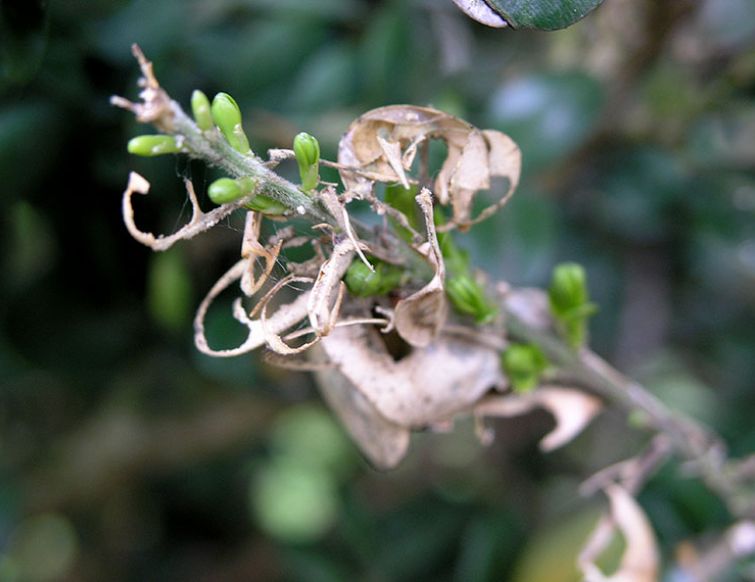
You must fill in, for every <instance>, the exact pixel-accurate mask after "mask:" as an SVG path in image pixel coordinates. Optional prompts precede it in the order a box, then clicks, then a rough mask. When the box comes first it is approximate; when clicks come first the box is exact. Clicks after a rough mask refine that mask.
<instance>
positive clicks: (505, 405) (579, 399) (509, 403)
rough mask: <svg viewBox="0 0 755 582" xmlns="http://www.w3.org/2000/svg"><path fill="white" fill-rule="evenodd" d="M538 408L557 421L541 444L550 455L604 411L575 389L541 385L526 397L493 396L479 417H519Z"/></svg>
mask: <svg viewBox="0 0 755 582" xmlns="http://www.w3.org/2000/svg"><path fill="white" fill-rule="evenodd" d="M535 408H544V409H545V410H546V411H547V412H548V413H549V414H550V415H551V416H553V418H554V419H555V421H556V426H555V428H554V429H553V430H552V431H551V432H549V433H548V434H547V435H545V436H544V437H543V439H542V440H541V441H540V448H541V449H542V450H543V451H545V452H549V451H552V450H554V449H557V448H559V447H562V446H564V445H565V444H567V443H569V442H570V441H571V440H573V439H574V438H575V437H576V436H577V435H578V434H579V433H580V432H582V430H583V429H584V428H585V427H586V426H587V425H588V424H589V423H590V421H591V420H592V419H593V418H594V417H595V415H596V414H598V412H600V410H601V408H602V404H601V402H600V400H599V399H598V398H596V397H595V396H591V395H589V394H585V393H584V392H582V391H580V390H575V389H573V388H563V387H561V386H541V387H540V388H538V389H537V390H534V391H532V392H528V393H526V394H506V395H502V396H489V397H487V398H485V399H483V400H482V401H481V402H480V403H479V404H478V405H477V406H476V407H475V410H474V412H475V415H476V416H478V417H486V416H501V417H510V416H519V415H521V414H526V413H528V412H530V411H531V410H533V409H535Z"/></svg>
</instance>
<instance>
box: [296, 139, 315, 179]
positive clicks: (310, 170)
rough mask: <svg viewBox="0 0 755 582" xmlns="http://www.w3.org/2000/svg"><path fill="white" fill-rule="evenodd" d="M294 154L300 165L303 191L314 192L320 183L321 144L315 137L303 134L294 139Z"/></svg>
mask: <svg viewBox="0 0 755 582" xmlns="http://www.w3.org/2000/svg"><path fill="white" fill-rule="evenodd" d="M294 154H295V155H296V163H297V164H299V175H300V176H301V187H302V190H312V189H313V188H314V187H315V186H317V183H318V182H319V181H320V175H319V166H320V142H318V141H317V138H315V137H314V136H311V135H309V134H308V133H305V132H301V133H299V134H298V135H297V136H296V137H295V138H294Z"/></svg>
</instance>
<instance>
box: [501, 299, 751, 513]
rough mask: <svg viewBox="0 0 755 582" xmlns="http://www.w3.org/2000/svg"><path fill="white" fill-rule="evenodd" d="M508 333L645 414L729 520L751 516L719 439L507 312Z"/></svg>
mask: <svg viewBox="0 0 755 582" xmlns="http://www.w3.org/2000/svg"><path fill="white" fill-rule="evenodd" d="M506 327H507V329H508V331H509V332H510V333H511V335H513V336H514V337H518V338H520V339H523V340H525V341H528V342H533V343H536V344H538V345H539V346H540V347H541V348H542V349H543V350H544V351H545V353H546V355H547V356H548V358H549V359H550V360H551V361H552V362H553V363H555V364H557V365H559V366H561V367H563V368H564V369H565V370H566V371H567V372H571V373H573V374H574V375H575V376H576V377H577V378H578V379H579V380H580V381H581V382H582V383H584V385H585V386H586V387H588V388H590V389H592V390H594V391H595V392H597V393H598V394H600V395H601V396H603V397H605V398H607V399H608V400H610V401H612V402H615V403H618V404H620V405H621V406H623V407H624V408H625V409H627V410H629V411H635V410H639V411H641V412H642V413H644V415H645V419H644V420H645V423H646V425H647V426H648V427H649V428H651V429H653V430H655V431H656V432H659V433H662V434H663V435H665V436H666V438H668V439H669V442H670V444H671V446H672V447H673V448H674V450H675V452H676V453H677V454H678V455H679V456H680V457H681V458H682V459H684V460H686V461H688V462H689V465H690V467H691V468H692V470H694V472H695V473H696V474H698V475H699V476H700V477H701V478H702V480H703V481H704V482H705V483H706V484H707V486H708V487H709V488H710V489H711V490H712V491H714V492H715V493H716V494H717V495H719V496H720V497H721V499H722V500H723V501H724V502H725V503H726V505H727V507H728V508H729V511H730V512H731V513H732V515H735V516H737V517H740V518H749V517H752V516H755V499H753V496H752V493H751V492H748V491H746V490H744V489H743V487H742V486H741V483H740V482H739V479H737V478H736V476H735V474H736V467H737V463H736V462H732V461H729V460H727V458H726V447H725V446H724V444H723V442H722V441H721V439H720V438H719V437H718V436H717V435H715V434H713V433H712V432H711V431H710V430H709V429H707V428H706V427H703V426H702V425H701V424H700V423H698V422H697V421H695V420H693V419H691V418H689V417H687V416H685V415H683V414H682V413H680V412H678V411H673V410H670V409H669V408H668V407H667V406H666V405H665V404H664V403H663V402H661V401H660V400H659V399H658V398H656V397H655V396H654V395H653V394H651V393H650V392H649V391H648V390H647V389H646V388H645V387H643V386H642V385H641V384H639V383H637V382H635V381H634V380H630V379H629V378H627V377H625V376H623V375H622V374H621V373H620V372H618V371H617V370H615V369H614V368H613V367H612V366H611V365H610V364H608V363H607V362H605V361H604V360H603V359H601V358H600V357H599V356H597V355H596V354H595V353H593V352H591V351H590V350H588V349H582V350H580V351H575V350H573V349H571V348H570V347H569V346H568V345H567V344H566V343H564V342H563V341H561V339H559V338H558V337H557V336H555V335H554V334H553V333H550V331H549V330H544V329H540V328H537V327H535V326H533V325H529V324H527V323H525V322H524V321H523V320H522V319H520V318H519V317H518V316H517V314H515V313H512V312H511V310H507V312H506Z"/></svg>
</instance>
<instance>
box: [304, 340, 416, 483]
mask: <svg viewBox="0 0 755 582" xmlns="http://www.w3.org/2000/svg"><path fill="white" fill-rule="evenodd" d="M326 341H327V340H326ZM321 349H322V348H321V346H317V347H316V348H315V349H313V350H310V351H309V352H308V355H311V356H313V357H315V354H316V352H317V351H320V350H321ZM315 379H316V380H317V385H318V386H319V388H320V392H321V393H322V395H323V398H324V399H325V401H326V402H327V403H328V406H330V408H331V409H332V410H333V411H334V412H335V413H336V415H337V416H338V418H339V419H340V420H341V422H342V423H343V425H344V426H345V427H346V430H347V431H348V432H349V434H350V435H351V438H353V439H354V442H356V443H357V445H358V446H359V449H360V450H361V451H362V452H363V453H364V455H365V456H366V457H367V459H368V460H369V461H370V463H372V464H373V465H374V466H375V467H377V468H378V469H390V468H392V467H395V466H396V465H398V463H399V462H400V461H401V459H403V458H404V456H405V455H406V452H407V450H408V449H409V436H410V430H409V429H408V428H406V427H403V426H400V425H398V424H396V423H394V422H391V421H390V420H388V419H386V418H385V417H384V416H383V415H382V414H380V412H379V411H378V409H377V408H376V407H375V405H374V404H372V402H370V400H369V399H368V398H367V397H366V396H365V395H364V394H363V393H362V392H361V391H360V390H359V389H357V387H356V386H354V384H352V383H351V381H350V380H349V379H348V378H347V377H346V376H345V375H344V374H343V373H341V372H340V371H339V370H337V369H332V368H327V369H318V370H315Z"/></svg>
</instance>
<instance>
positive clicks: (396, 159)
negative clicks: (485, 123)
mask: <svg viewBox="0 0 755 582" xmlns="http://www.w3.org/2000/svg"><path fill="white" fill-rule="evenodd" d="M430 139H441V140H443V141H445V142H446V144H447V146H448V154H447V157H446V160H445V162H444V163H443V166H442V167H441V170H440V171H439V172H438V176H437V177H436V180H435V184H434V191H435V194H436V196H437V197H438V199H439V200H440V202H441V204H443V205H446V204H449V203H450V204H451V206H452V209H453V216H452V220H451V221H450V222H449V224H448V225H447V227H448V228H450V227H453V226H459V227H462V228H466V227H468V226H469V225H471V224H474V223H475V222H477V221H479V220H482V219H484V218H486V217H488V216H490V214H492V213H493V212H495V210H497V209H498V208H500V207H501V206H502V205H503V204H504V203H505V202H506V201H507V200H508V198H509V197H510V196H511V194H512V193H513V192H514V190H515V189H516V187H517V184H518V183H519V175H520V172H521V152H520V150H519V148H518V147H517V146H516V144H515V143H514V142H513V140H511V138H509V137H508V136H506V135H505V134H503V133H501V132H498V131H493V130H486V131H481V130H479V129H477V128H476V127H474V126H472V125H470V124H469V123H467V122H466V121H463V120H461V119H459V118H457V117H454V116H452V115H449V114H447V113H444V112H442V111H439V110H437V109H432V108H430V107H415V106H410V105H389V106H387V107H381V108H378V109H373V110H372V111H369V112H367V113H365V114H364V115H362V116H361V117H359V118H358V119H357V120H356V121H354V122H353V123H352V124H351V126H350V127H349V129H348V131H347V132H346V134H345V135H344V136H343V138H341V141H340V143H339V146H338V162H339V164H340V167H341V169H340V173H341V179H342V180H343V183H344V186H345V188H346V195H347V197H349V198H353V197H356V198H368V197H369V195H370V193H371V192H372V188H373V183H374V181H376V180H377V181H381V182H387V183H389V182H400V183H402V184H404V186H406V185H407V184H408V182H409V181H408V179H407V177H406V174H405V172H406V171H408V170H409V169H410V167H411V163H412V161H413V159H414V155H415V153H416V150H417V147H418V146H419V145H420V144H422V143H423V142H426V141H428V140H430ZM493 177H503V178H507V179H508V183H509V185H508V189H507V191H506V192H505V193H504V194H503V196H502V197H501V198H500V199H499V201H498V202H496V203H495V204H493V205H492V206H490V207H489V208H486V209H485V210H483V211H482V212H481V213H480V215H479V216H477V217H475V218H472V217H471V209H472V202H473V199H474V196H475V194H476V193H477V192H478V191H479V190H483V189H488V188H490V181H491V178H493Z"/></svg>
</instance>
